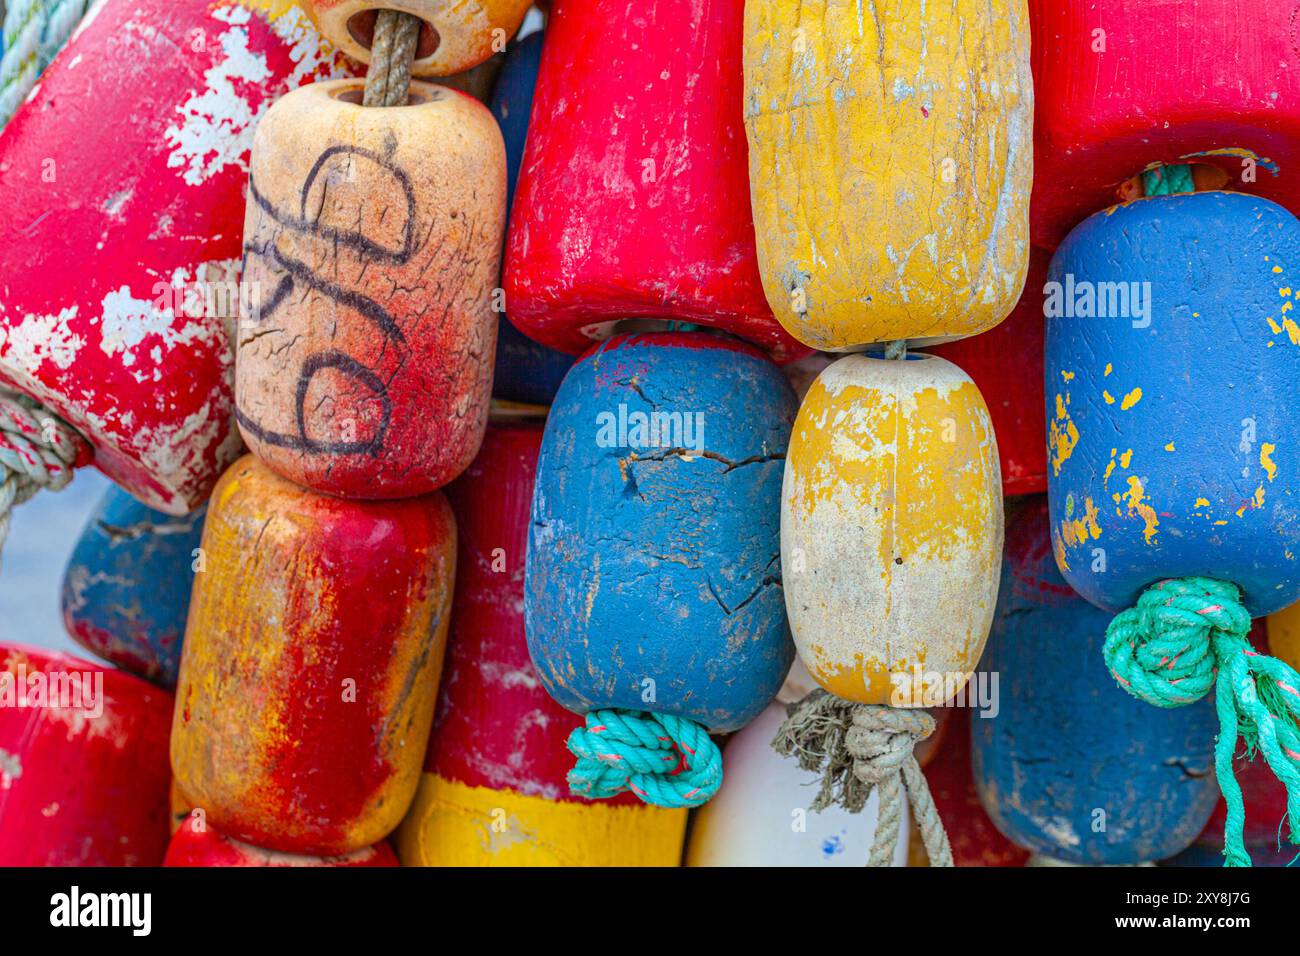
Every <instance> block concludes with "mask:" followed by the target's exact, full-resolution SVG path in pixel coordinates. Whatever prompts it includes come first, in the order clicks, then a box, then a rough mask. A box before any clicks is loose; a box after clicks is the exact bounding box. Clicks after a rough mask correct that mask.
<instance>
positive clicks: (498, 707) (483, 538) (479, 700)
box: [397, 421, 686, 866]
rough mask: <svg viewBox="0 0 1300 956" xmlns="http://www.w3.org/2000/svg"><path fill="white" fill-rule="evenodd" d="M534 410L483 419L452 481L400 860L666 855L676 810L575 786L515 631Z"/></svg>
mask: <svg viewBox="0 0 1300 956" xmlns="http://www.w3.org/2000/svg"><path fill="white" fill-rule="evenodd" d="M541 445H542V428H541V425H540V424H539V423H538V422H531V421H524V422H515V423H510V422H501V423H493V424H491V425H489V426H488V431H487V437H486V438H485V440H484V442H483V448H482V450H481V451H480V452H479V455H478V457H477V458H476V459H475V460H474V463H473V464H472V465H471V466H470V468H469V470H468V471H466V472H465V474H464V475H462V476H461V477H460V478H459V479H458V480H457V481H455V482H454V483H453V484H452V485H451V486H450V487H449V488H448V489H447V496H448V498H449V499H450V500H451V506H452V510H453V511H454V512H455V514H456V521H457V526H458V529H459V536H460V551H459V556H458V559H457V572H456V598H455V603H454V605H453V608H452V618H451V633H450V635H449V638H448V647H447V662H446V668H445V672H444V674H443V679H442V689H441V691H440V694H439V699H438V709H437V713H436V715H435V718H434V724H433V734H432V736H431V737H430V739H429V751H428V758H427V761H426V763H425V767H424V774H423V775H422V776H421V778H420V787H419V790H418V792H417V794H416V798H415V802H414V804H412V806H411V810H410V812H409V813H408V814H407V817H406V820H405V822H404V823H403V824H402V829H401V831H400V832H399V834H398V838H397V847H398V853H399V855H400V857H401V859H402V862H403V864H405V865H407V866H676V865H677V862H678V860H679V859H680V857H681V850H682V835H683V832H684V830H685V827H686V811H685V810H670V809H660V808H658V807H647V806H644V805H643V804H642V803H641V801H639V800H638V799H637V798H636V797H635V796H633V795H631V794H625V795H623V796H621V797H617V798H615V799H613V800H609V801H592V800H587V799H585V798H583V797H580V796H576V795H572V794H570V793H569V788H568V785H567V783H566V782H565V774H566V772H567V771H568V769H569V766H570V764H571V762H572V758H571V756H570V754H569V752H568V751H567V750H566V748H565V738H566V736H567V735H568V731H569V729H570V726H571V724H572V717H571V716H570V715H569V714H568V713H567V712H566V711H565V710H564V709H563V708H562V707H561V706H560V705H559V704H557V703H556V702H555V701H554V700H552V699H551V697H550V695H549V694H547V692H546V690H545V689H544V688H543V686H542V683H541V681H540V680H539V679H538V675H537V671H536V670H535V669H534V667H533V664H532V662H531V660H529V656H528V644H527V641H526V640H525V636H524V557H525V554H526V548H527V542H528V523H529V508H530V504H531V502H532V496H533V477H534V475H535V473H536V470H537V457H538V452H539V451H540V449H541Z"/></svg>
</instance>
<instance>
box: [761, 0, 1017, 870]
mask: <svg viewBox="0 0 1300 956" xmlns="http://www.w3.org/2000/svg"><path fill="white" fill-rule="evenodd" d="M744 32H745V36H744V44H745V50H744V61H745V125H746V131H747V136H748V141H749V167H750V184H751V189H752V193H753V210H754V221H755V230H756V233H757V245H758V260H759V267H760V275H761V278H762V282H763V287H764V289H765V291H766V296H767V300H768V302H769V304H770V305H771V308H772V310H773V312H774V313H775V315H776V317H777V319H778V320H779V321H780V322H781V324H782V325H783V326H784V327H785V329H786V330H787V331H788V332H789V333H790V334H791V335H792V336H793V337H794V338H796V339H798V340H799V341H801V342H803V343H804V344H806V345H809V346H812V347H815V348H818V349H822V350H825V351H836V352H857V353H860V354H855V355H850V356H847V357H845V358H842V359H840V360H839V361H837V362H835V363H834V364H832V365H830V366H829V367H828V368H826V369H825V371H823V372H822V373H821V375H820V376H819V377H818V378H817V380H816V381H815V382H814V383H813V384H812V386H811V388H810V389H809V391H808V393H807V395H806V396H805V397H804V399H803V404H802V406H801V407H800V410H799V415H798V418H797V420H796V422H795V426H794V432H793V435H792V437H791V440H790V450H789V456H788V460H787V461H786V467H785V481H784V489H783V493H782V500H781V566H782V578H783V582H784V589H785V600H786V606H787V609H788V611H789V615H790V627H791V630H792V632H793V635H794V640H795V643H796V645H797V646H798V649H799V654H800V657H801V659H802V660H803V663H804V664H805V665H806V667H807V670H808V672H809V673H810V674H811V675H812V677H813V678H814V679H815V680H816V682H817V683H818V684H820V685H821V688H823V689H822V690H818V691H814V692H813V694H811V695H810V696H809V697H808V698H807V699H806V700H805V701H804V702H802V703H801V704H799V705H796V706H795V707H793V708H792V709H791V713H790V716H789V718H788V719H787V721H786V723H785V725H784V726H783V727H782V729H781V732H780V734H779V736H778V739H777V741H776V744H777V746H778V748H779V749H780V750H781V751H782V752H784V753H787V754H797V755H798V758H799V762H800V763H801V765H802V766H803V767H804V768H805V769H806V770H810V771H821V772H822V774H823V776H822V786H821V790H820V792H819V793H818V794H817V796H816V798H815V799H814V800H813V801H812V808H813V809H821V808H823V807H826V806H828V805H830V804H832V803H836V802H838V803H841V804H843V806H844V807H845V808H847V809H848V810H850V811H859V810H861V809H862V808H863V807H864V806H865V805H866V803H867V800H868V798H869V797H870V796H871V794H872V793H873V792H874V791H876V790H879V794H880V814H881V818H882V820H888V821H890V822H889V825H884V824H882V825H880V826H878V827H877V828H876V835H875V840H874V842H873V844H872V846H871V848H870V852H869V859H868V861H869V862H870V863H871V864H873V865H887V864H889V863H890V862H891V861H892V860H893V859H894V855H895V850H896V848H895V845H894V841H893V838H892V834H894V833H897V832H898V831H897V829H895V828H896V827H897V826H898V821H899V818H900V817H901V815H902V806H903V804H904V803H906V802H910V805H911V808H912V811H913V813H914V815H915V816H916V817H917V822H918V825H919V827H920V829H921V832H922V834H923V836H924V840H925V844H926V847H927V849H928V850H929V856H930V858H931V860H932V862H933V863H934V864H935V865H951V864H952V856H951V851H950V849H949V847H948V842H947V839H946V837H945V836H944V834H943V827H942V823H941V821H940V820H939V818H938V815H937V813H936V812H935V808H934V804H933V802H932V800H931V799H930V794H929V790H928V788H927V787H926V785H925V779H924V776H923V775H922V773H921V770H920V768H919V765H918V764H917V761H916V759H915V756H914V754H913V753H912V747H913V746H914V744H915V742H916V741H917V740H919V739H924V738H925V737H927V736H929V734H930V733H931V732H932V731H933V727H934V722H933V718H931V717H930V715H929V714H927V713H926V711H925V710H924V709H923V708H924V707H925V706H926V705H930V706H941V705H944V704H945V703H948V702H949V701H950V700H952V699H953V698H955V697H956V696H957V695H958V694H959V693H963V692H964V689H965V684H966V682H967V680H968V679H969V677H970V675H971V673H972V672H973V671H974V670H975V666H976V663H977V661H978V660H979V656H980V652H981V650H982V649H983V645H984V640H985V637H986V636H987V633H988V628H989V623H990V621H991V619H992V615H993V606H994V599H995V596H996V588H997V577H998V567H999V563H1000V561H1001V554H1002V483H1001V477H1000V467H999V460H998V451H997V441H996V439H995V437H994V432H993V425H992V422H991V419H990V414H989V410H988V408H987V407H986V406H985V403H984V399H983V398H982V397H981V395H980V390H979V388H977V387H976V385H975V383H974V382H972V381H971V378H970V377H969V376H968V375H967V374H966V373H965V372H963V371H962V370H961V369H960V368H958V367H957V366H956V365H953V364H952V363H951V362H948V361H946V360H944V359H942V358H939V357H936V356H932V355H924V354H917V353H912V354H908V352H907V348H908V345H909V343H910V344H925V343H934V342H942V341H945V340H950V339H955V338H962V337H965V336H970V335H975V334H978V333H980V332H984V331H986V330H988V329H989V328H991V327H993V326H995V325H996V324H997V323H999V322H1001V321H1002V320H1003V319H1004V318H1006V316H1007V315H1008V314H1009V313H1010V312H1011V311H1012V309H1013V307H1014V306H1015V304H1016V302H1017V301H1018V300H1019V299H1020V297H1021V291H1022V287H1023V285H1024V281H1025V274H1026V270H1027V268H1028V190H1029V182H1030V177H1031V174H1032V162H1031V155H1030V129H1031V106H1032V102H1033V91H1032V86H1031V81H1030V72H1029V27H1028V17H1027V14H1026V11H1025V7H1024V4H1023V3H1021V2H1015V0H1012V2H1001V3H995V4H993V5H992V6H991V7H990V6H981V7H974V6H970V7H966V6H963V7H962V8H961V9H959V10H957V11H950V10H943V11H917V10H915V9H913V8H910V7H909V8H906V9H904V8H899V9H897V10H893V9H884V10H878V11H877V22H876V24H875V29H873V30H869V31H865V32H864V31H862V30H861V29H860V21H859V20H858V18H857V16H856V15H855V14H854V12H853V11H852V10H850V9H848V8H843V9H841V8H839V7H828V8H827V9H826V11H825V13H824V16H823V18H822V21H821V23H820V24H819V25H818V27H817V28H816V29H810V28H809V27H808V25H807V24H806V23H805V21H804V18H803V16H802V12H801V8H800V5H799V4H797V3H784V2H781V3H773V4H749V5H748V6H747V9H746V21H745V31H744ZM864 64H875V65H874V66H866V67H865V68H864ZM886 343H888V344H887V345H886ZM878 345H886V348H885V352H884V355H883V356H882V355H881V354H880V353H879V352H869V351H868V350H870V349H872V348H873V347H875V346H878ZM1008 378H1009V375H1008ZM904 794H905V795H906V796H904Z"/></svg>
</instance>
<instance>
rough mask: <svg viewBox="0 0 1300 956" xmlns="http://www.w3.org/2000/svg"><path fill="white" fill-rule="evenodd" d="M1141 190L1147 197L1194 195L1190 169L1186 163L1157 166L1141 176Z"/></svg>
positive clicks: (1194, 189)
mask: <svg viewBox="0 0 1300 956" xmlns="http://www.w3.org/2000/svg"><path fill="white" fill-rule="evenodd" d="M1142 188H1143V190H1145V194H1146V195H1148V196H1172V195H1174V194H1175V193H1194V192H1196V183H1195V182H1194V181H1193V180H1192V167H1191V166H1190V165H1189V164H1187V163H1176V164H1174V165H1170V166H1157V167H1156V168H1155V169H1148V170H1146V171H1145V172H1144V173H1143V174H1142Z"/></svg>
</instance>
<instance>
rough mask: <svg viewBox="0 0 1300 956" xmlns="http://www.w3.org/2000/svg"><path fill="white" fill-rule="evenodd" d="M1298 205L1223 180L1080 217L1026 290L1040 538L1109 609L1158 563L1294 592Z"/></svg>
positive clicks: (1297, 565)
mask: <svg viewBox="0 0 1300 956" xmlns="http://www.w3.org/2000/svg"><path fill="white" fill-rule="evenodd" d="M1297 299H1300V221H1297V220H1296V218H1295V217H1294V216H1293V215H1292V214H1291V213H1289V212H1287V211H1286V210H1285V209H1283V208H1282V207H1281V206H1279V205H1277V204H1275V203H1272V202H1269V201H1268V200H1265V199H1260V198H1258V197H1253V196H1248V195H1243V194H1236V193H1224V192H1208V193H1195V194H1186V195H1175V196H1159V197H1153V198H1148V199H1140V200H1137V201H1135V202H1131V203H1127V204H1124V205H1120V206H1115V207H1112V208H1110V209H1107V210H1104V211H1102V212H1099V213H1097V214H1095V215H1093V216H1092V217H1090V218H1089V219H1087V220H1085V221H1084V222H1083V223H1082V224H1080V225H1079V226H1078V227H1077V228H1076V229H1075V230H1074V231H1073V232H1072V233H1071V234H1070V235H1069V237H1068V238H1067V239H1066V240H1065V242H1064V243H1062V244H1061V246H1060V248H1059V249H1058V250H1057V253H1056V256H1055V257H1054V258H1053V260H1052V264H1051V267H1050V269H1049V272H1048V282H1047V285H1046V287H1045V289H1044V312H1045V315H1046V322H1047V338H1046V358H1047V361H1046V377H1047V380H1046V384H1047V418H1048V432H1049V435H1048V441H1049V449H1048V455H1049V494H1050V500H1051V520H1052V542H1053V547H1054V549H1055V552H1056V558H1057V563H1058V564H1059V565H1060V567H1061V570H1062V571H1063V572H1064V574H1065V577H1066V580H1068V581H1069V582H1070V584H1071V585H1072V586H1073V587H1074V588H1075V589H1076V590H1077V591H1078V592H1079V593H1080V594H1082V595H1083V596H1084V597H1085V598H1087V599H1088V600H1089V601H1091V602H1093V603H1094V604H1097V605H1098V606H1100V607H1104V608H1107V609H1110V610H1118V609H1120V608H1123V607H1127V606H1129V605H1131V604H1133V603H1134V601H1135V600H1136V599H1137V597H1138V595H1139V593H1141V592H1142V591H1143V589H1145V588H1146V587H1147V586H1149V585H1151V584H1153V583H1155V582H1156V581H1158V580H1162V579H1165V578H1176V577H1187V576H1200V577H1205V578H1213V579H1216V580H1220V581H1227V582H1231V583H1233V584H1235V585H1237V586H1238V587H1240V588H1241V589H1242V591H1243V593H1244V603H1245V606H1246V608H1247V609H1248V610H1249V611H1250V613H1251V614H1252V615H1254V616H1259V615H1263V614H1268V613H1271V612H1273V611H1276V610H1278V609H1279V608H1283V607H1286V606H1287V605H1288V604H1291V603H1292V602H1294V601H1296V600H1297V599H1298V598H1300V495H1298V494H1297V489H1300V456H1298V455H1297V447H1298V445H1300V417H1297V416H1296V414H1295V410H1294V409H1293V408H1292V407H1291V400H1292V398H1293V396H1294V394H1295V383H1296V382H1297V381H1300V327H1298V326H1297V324H1296V312H1295V310H1294V309H1295V304H1296V300H1297Z"/></svg>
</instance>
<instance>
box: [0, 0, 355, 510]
mask: <svg viewBox="0 0 1300 956" xmlns="http://www.w3.org/2000/svg"><path fill="white" fill-rule="evenodd" d="M64 52H65V54H66V55H63V56H60V58H59V59H58V62H56V63H54V64H53V65H52V66H51V67H50V69H48V70H46V71H45V73H44V75H43V76H42V79H41V83H40V84H39V86H38V88H37V89H36V90H35V91H34V92H33V94H32V96H31V98H30V99H29V101H28V102H27V103H26V104H25V105H24V106H23V108H21V109H20V110H19V111H18V113H17V115H15V117H14V118H13V119H12V120H11V121H10V122H9V124H8V125H7V126H6V127H5V128H4V131H3V135H0V194H3V195H4V196H6V197H7V200H8V208H7V213H8V214H7V215H6V216H5V218H4V221H3V222H2V223H0V275H3V276H4V283H5V290H4V296H3V300H4V301H3V302H2V303H0V383H4V384H7V385H9V386H12V387H14V388H15V389H17V390H18V391H20V392H22V393H23V394H24V395H26V396H30V397H31V398H32V399H35V400H36V401H38V402H40V403H41V405H42V406H43V408H41V409H38V410H37V411H36V412H35V413H34V417H35V419H36V421H37V423H38V426H37V428H36V429H35V431H34V432H30V433H28V434H27V435H26V438H27V439H28V441H29V444H28V447H27V448H26V449H24V450H23V451H22V452H21V455H22V456H23V457H25V458H26V463H27V465H28V466H29V467H28V468H27V469H25V470H24V469H21V468H20V465H19V463H15V462H11V461H6V462H5V463H4V464H5V467H4V468H0V472H3V473H4V474H9V473H11V472H17V471H19V470H24V471H25V473H26V474H27V475H28V479H29V480H30V481H33V482H38V483H41V484H46V483H49V482H50V481H51V480H52V479H51V478H50V476H48V475H45V474H42V473H43V472H45V471H47V470H49V469H51V468H53V465H52V464H51V462H49V461H46V462H45V463H44V467H42V466H41V465H40V462H39V459H40V458H42V457H49V458H54V457H57V458H59V459H61V460H62V464H63V468H64V469H66V467H67V466H69V465H70V464H72V462H73V461H74V460H76V461H78V462H80V461H84V460H85V459H87V458H88V457H89V456H88V455H83V456H81V458H80V459H78V458H77V456H76V455H75V454H70V455H66V456H65V455H62V454H61V453H59V451H58V447H57V436H58V434H59V432H60V428H61V427H62V426H57V425H56V423H55V422H54V419H55V418H56V417H57V418H59V419H62V420H63V421H64V422H66V423H67V425H69V426H71V428H72V429H75V430H76V432H78V433H79V434H80V435H81V436H84V438H85V439H86V440H87V441H88V442H89V444H90V445H91V446H93V449H94V461H95V464H96V465H97V467H99V468H100V469H101V470H102V471H103V472H105V473H106V474H107V475H108V476H109V477H111V478H112V479H113V480H114V481H116V482H118V483H119V484H121V485H122V486H123V487H125V488H126V489H127V490H128V491H130V492H131V493H132V494H133V495H135V496H136V497H137V498H139V499H140V500H141V501H143V502H144V503H145V504H147V505H149V506H150V507H153V508H157V509H159V510H162V511H166V512H168V513H171V514H182V513H184V512H185V511H187V510H190V509H192V508H194V507H196V506H197V505H199V504H200V503H202V502H203V501H204V500H205V499H206V498H207V496H208V493H209V492H210V490H211V488H212V486H213V484H214V483H215V482H216V480H217V478H218V476H219V475H220V474H221V472H222V470H223V469H224V468H225V466H226V465H228V464H229V463H230V462H232V461H233V460H234V459H235V457H236V456H237V455H238V449H239V436H238V435H237V434H236V431H235V428H234V416H233V412H234V408H233V395H232V388H231V385H232V378H233V368H232V364H231V363H232V356H233V350H232V348H231V344H230V332H231V330H232V328H233V324H234V317H235V315H236V313H237V312H238V307H239V301H240V298H241V286H240V285H239V281H238V279H239V276H238V272H239V261H240V222H241V217H240V211H241V210H242V209H243V189H244V185H245V182H246V180H247V175H248V148H249V145H250V143H251V140H252V134H253V128H254V126H255V125H256V122H257V120H258V119H259V118H260V117H261V115H262V113H263V112H264V111H265V109H266V108H267V107H268V106H269V105H270V102H271V100H272V99H273V98H274V97H275V96H277V95H279V94H280V93H283V92H285V91H286V90H288V89H291V88H293V87H296V86H298V85H300V84H302V83H304V82H307V81H310V80H314V79H318V78H322V77H326V76H329V75H332V74H333V73H334V72H335V71H337V70H340V69H341V67H342V62H343V61H342V59H341V58H340V57H338V56H336V54H335V53H334V52H333V51H332V50H331V48H329V47H328V46H322V45H321V44H320V42H319V40H318V38H317V37H316V35H315V32H314V31H313V30H312V29H311V27H310V25H309V24H308V23H307V21H306V18H305V17H304V16H303V14H302V13H301V11H299V10H298V9H297V8H296V7H295V6H293V5H292V4H291V3H289V2H288V0H215V2H214V0H105V2H103V3H100V4H97V5H96V7H95V8H94V10H93V11H92V12H91V13H90V14H89V15H88V16H87V18H86V19H85V20H84V21H83V23H82V25H81V27H80V29H79V30H78V32H77V34H76V35H75V37H73V39H72V40H71V41H70V42H69V44H68V46H67V47H66V48H65V51H64ZM124 62H127V63H129V64H130V69H123V68H122V64H123V63H124ZM142 77H147V80H142ZM106 104H111V108H106ZM70 263H75V264H76V267H75V268H70V267H69V264H70ZM3 417H4V416H3V415H0V418H3ZM41 422H46V423H47V425H44V426H43V425H41V424H40V423H41ZM0 427H5V430H6V431H8V430H9V429H8V427H7V426H0ZM33 445H34V446H35V447H36V449H37V452H39V453H40V454H37V452H33V450H32V446H33ZM52 446H53V447H52ZM54 470H56V471H61V470H62V469H54ZM63 480H66V477H65V478H64V479H63ZM19 497H21V495H20V496H19ZM4 510H6V511H7V504H6V505H5V507H4Z"/></svg>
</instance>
